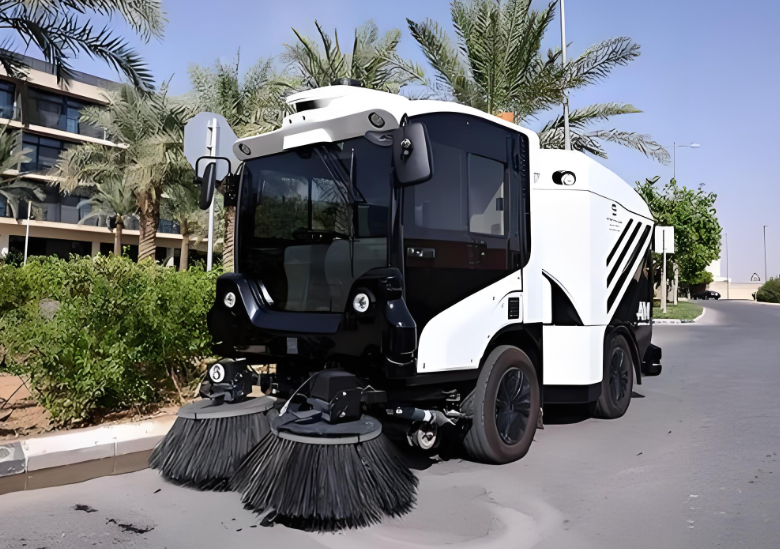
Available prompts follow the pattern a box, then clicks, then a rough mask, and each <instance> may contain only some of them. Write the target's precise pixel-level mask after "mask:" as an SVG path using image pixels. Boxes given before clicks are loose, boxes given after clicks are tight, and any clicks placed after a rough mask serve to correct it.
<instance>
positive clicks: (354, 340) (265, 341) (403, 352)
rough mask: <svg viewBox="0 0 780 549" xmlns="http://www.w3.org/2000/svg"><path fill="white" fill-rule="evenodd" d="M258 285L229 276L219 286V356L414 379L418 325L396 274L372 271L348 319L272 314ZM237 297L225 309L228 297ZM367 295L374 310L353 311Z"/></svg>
mask: <svg viewBox="0 0 780 549" xmlns="http://www.w3.org/2000/svg"><path fill="white" fill-rule="evenodd" d="M261 284H262V283H261V282H260V281H259V280H256V279H253V278H250V277H247V276H244V275H242V274H239V273H228V274H224V275H222V276H220V277H219V279H218V280H217V295H216V301H215V303H214V306H213V307H212V308H211V310H210V311H209V314H208V325H209V331H210V333H211V336H212V338H213V341H214V348H215V351H216V352H217V353H219V354H221V355H223V356H229V357H234V358H235V357H245V358H247V359H248V360H249V361H250V362H253V363H258V364H262V363H280V362H292V363H297V364H308V365H310V366H311V367H313V368H315V369H316V368H317V367H322V365H323V364H324V363H325V362H328V361H333V362H336V363H338V364H339V365H340V366H342V367H345V368H350V369H353V370H354V369H355V368H360V369H365V368H372V369H377V368H378V369H380V370H381V371H382V372H383V373H384V375H385V376H386V377H390V378H398V377H408V376H411V375H414V374H415V372H416V365H415V360H414V353H415V351H416V349H417V325H416V324H415V322H414V319H413V318H412V316H411V314H409V310H408V309H407V307H406V303H405V302H404V300H403V281H402V278H401V273H400V271H398V270H397V269H393V268H387V269H373V270H371V271H368V272H367V273H366V274H365V275H363V276H362V277H361V278H359V279H358V280H357V281H356V282H355V284H354V285H353V287H352V289H351V291H350V299H349V300H348V302H347V303H348V309H347V310H346V311H345V312H343V313H308V312H307V313H303V312H288V311H279V310H275V309H273V307H272V306H271V305H270V304H269V303H268V302H267V300H266V299H264V298H263V291H262V286H261ZM230 292H232V293H234V294H235V296H236V300H235V305H233V307H228V306H227V305H226V304H225V296H226V295H227V294H228V293H230ZM358 293H365V294H367V295H368V296H369V297H370V302H371V303H370V306H369V308H368V310H367V311H366V312H364V313H357V312H356V311H354V310H353V309H352V306H351V304H352V297H353V296H354V295H357V294H358Z"/></svg>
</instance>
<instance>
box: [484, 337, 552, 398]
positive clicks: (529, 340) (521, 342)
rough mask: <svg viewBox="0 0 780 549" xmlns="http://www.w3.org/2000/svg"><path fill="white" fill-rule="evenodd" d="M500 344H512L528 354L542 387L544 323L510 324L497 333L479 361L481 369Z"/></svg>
mask: <svg viewBox="0 0 780 549" xmlns="http://www.w3.org/2000/svg"><path fill="white" fill-rule="evenodd" d="M499 345H512V346H513V347H517V348H518V349H520V350H521V351H523V352H525V353H526V354H527V355H528V358H530V359H531V362H532V363H533V365H534V369H535V370H536V377H537V380H538V381H539V387H540V389H541V388H542V387H543V383H542V379H543V378H542V373H543V370H544V364H543V359H542V357H543V354H542V325H541V324H535V323H534V324H524V323H523V324H510V325H509V326H505V327H504V328H502V329H501V330H499V331H498V332H496V333H495V335H493V337H492V338H491V339H490V342H489V343H488V346H487V347H486V348H485V353H484V354H483V355H482V359H481V360H480V362H479V369H480V370H481V369H482V366H483V365H484V363H485V360H487V357H489V356H490V353H492V352H493V349H495V348H496V347H498V346H499Z"/></svg>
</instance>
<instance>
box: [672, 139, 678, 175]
mask: <svg viewBox="0 0 780 549" xmlns="http://www.w3.org/2000/svg"><path fill="white" fill-rule="evenodd" d="M672 174H673V175H672V178H673V179H675V180H676V179H677V142H676V141H675V142H674V143H673V144H672Z"/></svg>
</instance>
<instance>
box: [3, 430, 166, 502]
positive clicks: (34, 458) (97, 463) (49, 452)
mask: <svg viewBox="0 0 780 549" xmlns="http://www.w3.org/2000/svg"><path fill="white" fill-rule="evenodd" d="M175 420H176V416H175V415H171V416H163V417H159V418H154V419H148V420H145V421H139V422H137V423H119V424H115V425H103V426H99V427H90V428H86V429H74V430H72V431H68V432H66V433H57V434H51V435H43V436H40V437H35V438H30V439H26V440H22V441H15V442H9V443H5V444H0V495H2V494H7V493H10V492H18V491H22V490H35V489H38V488H49V487H51V486H62V485H64V484H72V483H74V482H82V481H85V480H90V479H93V478H98V477H104V476H108V475H121V474H123V473H132V472H134V471H140V470H141V469H146V467H147V463H146V462H147V459H148V457H149V454H150V453H151V451H152V449H153V448H154V447H155V445H156V444H157V443H158V442H159V441H160V440H161V439H162V438H163V437H164V436H165V434H166V433H167V432H168V430H169V429H170V428H171V426H172V425H173V422H174V421H175Z"/></svg>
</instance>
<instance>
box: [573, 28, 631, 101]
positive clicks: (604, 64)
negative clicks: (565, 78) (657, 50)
mask: <svg viewBox="0 0 780 549" xmlns="http://www.w3.org/2000/svg"><path fill="white" fill-rule="evenodd" d="M640 49H641V48H640V47H639V44H636V43H634V41H632V40H631V39H630V38H627V37H625V36H623V37H619V38H610V39H609V40H604V41H603V42H600V43H599V44H596V45H594V46H591V47H590V48H588V49H587V50H585V52H584V53H583V54H582V55H580V56H579V57H578V58H577V59H575V60H574V61H573V62H572V63H571V66H570V75H569V78H570V81H569V82H568V85H569V86H570V87H572V88H579V87H582V86H585V85H588V84H595V83H596V82H599V81H600V80H603V79H605V78H606V77H607V76H609V74H610V73H611V72H612V70H613V69H614V68H615V67H620V66H625V65H627V64H628V63H630V62H631V61H633V60H634V59H636V58H637V57H639V55H640Z"/></svg>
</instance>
